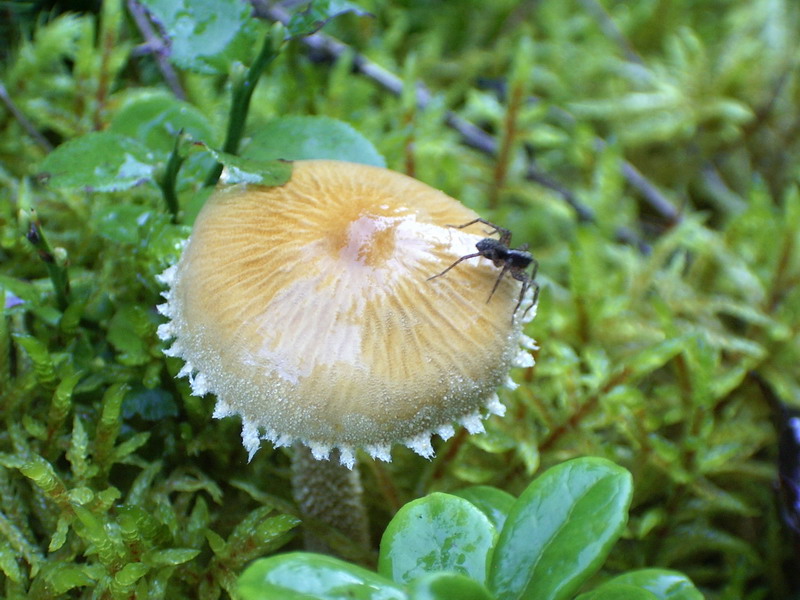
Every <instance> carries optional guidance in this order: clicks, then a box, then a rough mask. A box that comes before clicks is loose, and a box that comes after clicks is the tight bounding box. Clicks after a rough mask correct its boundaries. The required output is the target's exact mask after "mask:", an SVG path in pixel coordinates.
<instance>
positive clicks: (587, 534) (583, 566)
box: [489, 458, 633, 600]
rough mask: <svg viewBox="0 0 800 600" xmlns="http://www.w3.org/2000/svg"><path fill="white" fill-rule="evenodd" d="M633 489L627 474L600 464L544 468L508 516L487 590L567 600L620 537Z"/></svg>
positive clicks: (530, 599) (508, 596)
mask: <svg viewBox="0 0 800 600" xmlns="http://www.w3.org/2000/svg"><path fill="white" fill-rule="evenodd" d="M632 489H633V486H632V481H631V475H630V473H628V472H627V471H626V470H625V469H623V468H622V467H619V466H617V465H615V464H613V463H612V462H610V461H608V460H605V459H601V458H580V459H575V460H571V461H568V462H566V463H563V464H561V465H558V466H556V467H553V468H551V469H548V470H547V471H546V472H545V473H544V474H542V475H541V476H539V477H538V478H537V479H536V480H535V481H534V482H533V483H531V484H530V485H529V486H528V488H527V489H526V490H525V491H524V492H523V493H522V495H521V496H520V497H519V499H518V500H517V502H516V503H515V504H514V506H513V507H512V509H511V511H510V513H509V515H508V519H507V520H506V524H505V527H504V528H503V531H502V532H501V533H500V538H499V539H498V541H497V546H496V547H495V551H494V558H493V561H492V567H491V572H490V574H489V588H490V589H491V590H492V591H493V592H494V593H495V594H496V595H497V597H498V598H500V599H501V600H516V599H525V600H558V599H562V598H568V597H571V595H572V594H574V593H575V592H576V591H577V589H578V588H579V587H580V586H581V584H582V583H583V582H584V581H585V580H586V579H587V578H588V577H589V576H590V575H591V574H592V573H594V572H595V571H596V570H597V569H598V568H599V567H600V565H601V564H602V562H603V560H605V558H606V556H607V555H608V553H609V551H610V550H611V547H612V546H613V545H614V543H615V542H616V540H617V538H618V537H619V535H620V534H621V533H622V530H623V528H624V526H625V523H626V521H627V518H628V506H629V505H630V501H631V495H632Z"/></svg>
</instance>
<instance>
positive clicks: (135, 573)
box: [114, 562, 150, 589]
mask: <svg viewBox="0 0 800 600" xmlns="http://www.w3.org/2000/svg"><path fill="white" fill-rule="evenodd" d="M149 570H150V567H149V566H148V565H146V564H144V563H140V562H134V563H128V564H126V565H125V566H123V567H122V569H120V570H119V572H118V573H117V574H116V575H114V582H115V583H116V584H117V585H119V586H121V587H123V588H125V589H128V588H130V586H132V585H133V584H134V583H136V582H137V581H139V579H141V578H142V577H144V576H145V575H146V574H147V572H148V571H149Z"/></svg>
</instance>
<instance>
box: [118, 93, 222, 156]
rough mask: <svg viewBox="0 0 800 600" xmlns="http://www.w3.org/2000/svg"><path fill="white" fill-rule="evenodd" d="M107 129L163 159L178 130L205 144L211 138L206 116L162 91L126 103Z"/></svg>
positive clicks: (173, 144) (169, 149) (143, 95)
mask: <svg viewBox="0 0 800 600" xmlns="http://www.w3.org/2000/svg"><path fill="white" fill-rule="evenodd" d="M108 130H109V131H111V132H113V133H118V134H120V135H124V136H126V137H129V138H133V139H135V140H137V141H139V142H142V143H143V144H144V145H145V146H147V148H148V149H149V150H152V151H154V152H158V153H159V154H161V157H162V159H163V158H165V157H166V155H168V154H169V153H170V152H171V151H172V149H173V147H174V146H175V137H176V136H177V135H178V133H179V132H180V131H184V132H186V133H188V134H189V135H191V136H192V138H193V139H195V140H200V141H204V142H210V141H211V136H212V130H211V127H210V125H209V121H208V117H207V116H206V115H204V114H203V113H201V112H200V111H199V110H198V109H197V108H195V107H194V106H192V105H191V104H189V103H188V102H183V101H182V100H178V99H176V98H174V97H172V96H170V95H168V94H166V93H164V92H156V93H146V94H142V95H141V96H139V97H137V98H134V99H132V100H130V101H129V102H127V103H126V104H125V105H124V106H123V107H122V108H121V109H120V110H119V112H117V114H116V115H115V116H114V119H113V120H112V121H111V125H110V127H109V128H108Z"/></svg>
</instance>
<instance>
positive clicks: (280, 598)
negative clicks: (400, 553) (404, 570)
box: [238, 552, 408, 600]
mask: <svg viewBox="0 0 800 600" xmlns="http://www.w3.org/2000/svg"><path fill="white" fill-rule="evenodd" d="M238 586H239V595H240V596H241V598H242V600H311V599H312V598H313V599H314V600H351V599H357V600H408V596H407V595H406V593H405V592H404V591H403V590H402V588H400V587H399V586H397V585H396V584H394V583H392V582H391V581H389V580H388V579H385V578H383V577H381V576H380V575H378V574H376V573H373V572H372V571H367V570H366V569H363V568H362V567H357V566H355V565H351V564H350V563H346V562H344V561H342V560H339V559H338V558H333V557H331V556H324V555H321V554H310V553H304V552H295V553H290V554H281V555H278V556H271V557H269V558H263V559H261V560H257V561H255V562H254V563H253V564H252V565H250V566H249V567H248V568H247V569H246V570H245V571H244V573H242V575H241V576H240V577H239V581H238Z"/></svg>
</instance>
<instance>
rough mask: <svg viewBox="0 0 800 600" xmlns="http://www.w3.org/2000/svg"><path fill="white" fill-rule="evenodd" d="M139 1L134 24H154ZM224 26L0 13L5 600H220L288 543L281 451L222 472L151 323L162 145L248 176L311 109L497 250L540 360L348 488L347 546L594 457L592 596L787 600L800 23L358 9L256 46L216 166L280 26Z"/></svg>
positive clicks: (728, 7)
mask: <svg viewBox="0 0 800 600" xmlns="http://www.w3.org/2000/svg"><path fill="white" fill-rule="evenodd" d="M146 4H147V5H148V6H150V8H151V10H152V11H153V15H156V17H157V19H156V21H157V20H158V18H160V19H162V20H166V19H167V18H168V14H167V13H168V11H169V10H170V6H173V3H169V2H166V1H164V2H161V1H156V0H153V1H152V2H147V3H146ZM236 4H237V6H238V7H239V8H238V9H237V11H233V12H231V13H226V14H229V15H232V16H230V18H231V19H234V24H235V25H237V27H236V30H237V35H236V36H230V37H226V36H225V35H222V33H224V24H222V25H219V26H220V27H222V28H223V32H222V33H221V32H220V31H216V30H215V31H212V32H211V33H212V34H213V35H212V38H213V40H214V42H215V44H216V45H214V44H211V42H209V41H208V40H207V39H205V38H203V41H202V46H203V47H204V48H205V53H201V52H195V51H193V49H192V48H191V47H189V48H188V50H187V48H185V47H183V46H181V43H183V42H184V41H185V40H183V38H181V37H180V35H181V33H180V32H178V31H161V30H160V29H159V28H158V27H156V26H154V25H153V21H149V22H150V24H151V30H150V31H149V32H148V31H147V29H146V28H142V25H141V23H140V22H139V21H138V20H137V19H138V18H139V17H141V16H142V15H144V16H145V20H146V17H147V15H146V11H145V10H144V7H143V6H142V5H141V4H139V3H138V2H135V1H134V0H131V1H130V2H128V3H127V4H126V5H123V4H122V3H120V2H118V1H116V0H110V1H108V2H103V3H102V4H95V3H83V4H78V3H75V4H71V3H68V2H64V3H56V4H55V5H47V6H45V5H43V4H40V3H35V2H31V3H22V2H20V3H4V4H2V5H0V13H2V15H3V18H2V19H0V21H2V22H3V25H2V30H0V60H1V61H2V62H0V81H2V88H0V96H2V97H0V100H2V106H1V107H0V182H1V183H2V185H0V260H1V261H2V272H1V273H0V293H1V294H0V295H2V297H3V300H4V309H3V316H2V318H1V319H0V393H1V394H2V417H3V422H4V428H3V430H2V432H0V531H2V536H0V571H1V572H2V574H0V583H2V586H3V589H4V594H5V596H6V597H8V598H25V597H31V598H53V597H59V596H63V595H68V596H70V597H76V598H79V597H92V594H94V595H95V596H96V597H131V595H132V594H139V595H140V596H141V597H159V596H162V597H168V598H181V597H185V598H195V597H200V598H216V597H220V595H223V596H224V595H225V594H228V593H230V592H231V590H232V589H233V582H234V581H235V579H236V577H237V575H238V574H239V573H240V572H241V570H242V568H243V567H244V566H245V565H246V564H248V562H249V561H251V560H252V559H253V558H255V557H258V556H263V555H266V554H269V553H271V552H274V551H275V550H277V549H278V548H280V547H282V546H284V545H285V544H287V543H288V544H290V545H289V547H290V548H293V547H298V542H297V541H293V539H292V535H293V533H292V531H293V529H294V528H295V526H296V525H297V519H296V518H295V517H294V516H292V514H293V508H292V505H291V503H290V502H289V501H288V498H289V491H288V487H289V486H288V473H287V468H288V461H287V459H286V457H285V456H284V454H283V453H281V452H271V451H270V450H269V449H268V448H263V449H262V450H261V451H260V452H259V453H258V454H257V455H256V457H255V459H254V460H253V462H251V463H249V464H248V463H247V461H246V454H245V452H244V450H243V449H242V447H241V445H240V443H239V424H238V423H237V422H235V420H234V419H225V420H222V421H214V420H212V419H211V416H210V415H211V410H212V406H213V399H211V398H195V397H192V396H190V395H189V393H188V388H187V386H186V385H185V383H184V382H183V381H182V380H175V379H174V378H173V376H174V375H175V373H176V372H177V370H178V368H179V365H178V364H177V363H176V362H175V361H173V360H172V359H166V358H165V357H164V356H163V355H162V354H161V343H160V342H159V341H158V340H157V338H156V335H155V330H156V327H157V325H158V323H159V322H160V317H159V316H158V315H157V313H156V311H155V305H156V304H157V303H158V302H159V291H160V287H159V284H158V282H157V280H156V275H157V274H158V273H159V272H161V271H162V270H163V269H164V268H165V267H166V266H167V265H168V264H170V263H171V262H172V261H174V260H175V259H176V257H177V254H178V252H179V245H180V241H181V240H182V239H184V238H185V237H186V236H187V235H188V231H189V228H190V224H191V221H192V218H193V215H194V214H195V213H196V211H197V210H198V208H199V206H201V205H202V201H203V199H204V198H205V197H206V194H207V189H206V190H204V189H203V187H202V184H203V180H204V179H205V178H206V175H207V173H208V171H209V169H210V168H212V167H213V165H214V163H215V158H216V159H220V156H221V155H219V154H216V155H214V156H211V155H209V153H208V152H206V151H204V150H202V149H199V150H198V149H196V148H194V147H192V148H189V149H187V148H184V149H183V150H180V151H178V150H176V148H177V146H176V135H177V133H178V132H179V131H180V130H181V129H182V130H183V131H184V133H185V134H187V135H191V136H192V138H193V139H195V140H202V141H203V142H205V143H206V144H208V146H210V147H212V148H219V149H223V150H225V151H226V152H233V153H235V152H237V151H240V152H241V153H242V154H243V155H244V156H251V157H262V158H272V157H273V154H270V152H273V151H274V148H270V147H269V139H274V138H272V136H266V135H265V134H263V133H260V132H263V131H265V130H268V128H270V127H272V128H273V129H275V128H277V129H278V130H280V127H281V126H280V125H276V124H274V123H272V124H270V123H271V121H273V120H274V119H275V118H277V117H286V116H298V117H299V116H307V115H317V116H325V117H330V118H334V119H338V120H340V121H343V122H345V123H349V124H350V125H351V126H352V127H353V128H354V129H355V130H356V131H357V132H360V134H362V135H363V136H364V137H365V138H366V139H367V140H369V141H370V142H371V143H372V144H373V145H374V147H375V148H377V152H374V149H372V148H371V146H366V147H365V148H366V149H365V150H364V152H365V158H364V159H363V160H364V162H370V161H372V162H378V163H379V162H380V161H382V160H385V163H386V165H387V166H388V167H390V168H393V169H396V170H399V171H404V172H407V173H410V174H412V175H414V176H415V177H417V178H419V179H421V180H423V181H425V182H427V183H429V184H430V185H432V186H434V187H437V188H440V189H443V190H444V191H446V192H447V193H448V194H450V195H452V196H454V197H456V198H459V199H461V200H462V201H463V202H464V203H465V204H467V205H469V206H470V207H472V208H475V209H476V210H478V211H479V212H480V213H481V214H483V215H484V216H485V217H487V218H489V219H490V220H492V221H494V222H497V223H501V224H505V225H508V226H510V227H512V228H513V231H514V236H515V242H517V241H518V242H521V241H523V240H525V241H529V242H530V243H531V246H532V249H533V251H534V253H535V255H536V257H537V258H538V260H539V262H540V265H541V266H540V271H539V273H540V282H541V284H542V288H543V291H542V295H541V305H540V308H539V316H538V317H537V318H536V320H535V321H533V323H532V324H531V325H530V326H529V333H530V334H531V335H533V336H534V337H535V338H536V339H537V340H538V341H539V343H540V346H541V350H540V351H538V352H537V356H536V358H537V365H536V366H535V367H534V368H532V369H529V370H526V371H524V372H520V373H518V374H517V379H518V380H520V381H522V385H521V386H520V387H519V388H518V389H517V390H515V391H514V392H509V393H505V394H504V396H503V400H504V401H505V402H506V404H507V405H508V406H509V411H508V415H507V416H506V418H504V419H492V420H490V422H489V425H488V433H487V434H486V435H483V436H473V437H468V436H465V435H464V434H463V433H462V434H459V435H457V436H456V437H455V438H454V439H452V440H450V441H448V442H447V443H443V444H440V445H439V447H438V448H437V456H436V458H435V459H434V460H432V461H430V462H427V461H425V460H423V459H420V458H419V457H417V456H413V455H411V454H410V452H407V451H405V450H404V449H396V450H395V453H394V456H395V458H394V462H392V463H391V464H382V463H380V464H376V463H372V462H370V461H368V460H365V461H364V462H363V467H362V468H363V474H364V476H365V481H366V486H367V489H368V493H367V498H369V499H370V500H371V502H372V505H371V506H370V510H371V513H372V514H371V516H372V518H373V523H374V530H375V536H376V539H377V538H379V536H380V533H381V531H382V528H383V527H384V526H385V524H386V523H387V522H388V520H389V518H390V517H391V515H392V514H393V513H394V512H395V511H396V510H397V509H399V507H400V506H401V505H403V504H404V503H406V502H407V501H409V500H411V499H413V498H416V497H418V496H421V495H423V494H425V493H428V492H431V491H452V490H456V489H458V488H461V487H464V486H466V485H470V484H486V485H493V486H497V487H499V488H502V489H504V490H507V491H509V492H511V493H513V494H514V495H517V494H519V492H520V491H522V490H523V489H524V488H525V487H526V486H527V484H528V483H529V482H530V480H531V478H532V477H533V475H534V474H535V473H536V472H537V471H538V470H539V469H540V468H541V467H543V466H549V465H552V464H555V463H558V462H560V461H563V460H565V459H567V458H571V457H574V456H581V455H594V456H602V457H606V458H610V459H611V460H613V461H615V462H617V463H618V464H621V465H624V466H625V467H626V468H628V469H629V470H630V471H631V472H632V473H633V476H634V489H635V495H634V499H633V505H632V508H631V518H630V521H629V523H628V528H627V531H626V535H625V539H624V540H622V541H621V542H620V543H619V544H618V545H617V547H616V551H615V552H614V554H612V557H611V560H610V562H609V563H608V564H607V565H606V570H607V571H608V573H613V572H615V571H623V570H627V569H630V568H634V567H642V566H663V567H669V568H674V569H679V570H681V571H684V572H685V573H687V574H688V575H690V576H691V577H692V579H693V580H694V582H695V583H696V584H698V586H700V587H701V588H702V589H703V591H704V592H705V593H706V595H707V597H709V598H787V597H791V595H792V594H793V593H796V590H797V584H798V582H797V575H796V573H797V552H796V548H797V547H796V539H793V538H792V534H791V532H790V531H789V530H788V529H787V527H786V526H785V525H784V524H783V522H782V520H781V515H780V509H779V504H778V501H777V500H776V490H775V483H776V481H777V477H778V474H777V452H778V451H777V439H778V438H777V434H776V427H775V425H776V424H777V425H778V429H779V430H780V428H781V423H782V419H783V418H784V417H785V413H783V412H782V409H781V407H780V403H781V402H782V403H784V404H786V405H787V406H789V407H791V406H794V407H800V384H799V382H798V369H797V365H798V362H799V359H800V356H799V354H800V343H799V342H798V326H799V325H800V298H799V297H798V281H800V258H799V257H798V256H799V255H798V252H797V243H798V241H799V240H798V229H799V228H800V195H799V194H798V188H797V183H798V171H797V165H798V164H800V160H798V158H800V157H798V154H800V148H798V140H799V139H800V137H799V136H798V132H800V116H798V112H797V110H796V107H797V106H798V105H800V86H799V83H800V82H798V57H799V56H800V51H799V50H800V48H798V39H797V38H798V35H800V33H799V32H800V15H798V11H800V7H798V6H797V5H796V4H795V3H793V2H791V1H790V0H755V1H752V0H699V1H697V0H645V1H641V2H621V1H613V0H565V1H560V2H544V1H538V2H537V1H528V2H521V1H516V0H498V1H495V2H491V3H488V2H479V1H476V0H468V1H463V2H437V3H431V2H427V1H425V0H403V1H401V0H393V1H391V2H389V1H382V0H372V1H364V2H361V3H359V4H360V7H361V8H363V9H365V10H366V11H368V12H369V13H371V15H372V16H365V15H363V14H361V11H351V12H349V13H347V14H344V15H342V16H340V17H338V18H337V19H335V20H333V21H332V22H331V23H329V24H328V25H327V26H326V27H325V29H324V32H325V34H327V35H329V36H333V37H334V38H335V39H336V40H339V44H338V45H337V44H336V43H335V40H334V41H331V38H323V41H324V42H325V43H314V42H312V40H313V39H320V38H318V37H317V38H311V39H308V40H306V39H300V38H298V39H294V40H291V41H289V42H287V43H286V44H285V45H284V47H283V49H282V51H281V52H280V53H279V54H278V55H277V58H275V60H274V61H273V62H272V63H271V64H270V65H269V67H268V68H267V70H266V71H265V74H264V76H263V77H261V79H260V80H259V81H258V85H257V86H256V87H255V89H254V93H253V98H252V104H251V107H250V114H249V116H248V118H247V121H246V123H244V122H243V123H241V124H242V125H244V126H245V128H244V131H243V132H242V133H243V141H242V144H241V145H240V146H239V148H236V149H231V148H229V147H227V145H228V144H227V141H229V138H230V131H229V125H230V119H229V114H230V104H231V98H232V92H235V90H236V89H237V88H236V86H237V83H238V82H241V81H242V80H243V78H244V77H246V72H247V67H248V66H250V65H252V64H253V63H254V62H255V61H257V60H258V59H259V56H261V54H260V53H261V52H263V49H262V46H261V45H262V40H263V39H264V38H265V35H267V32H268V31H269V30H270V27H271V20H274V19H275V18H276V14H275V12H274V7H270V6H267V5H266V4H262V3H260V2H257V3H255V5H254V8H253V7H251V6H248V5H246V4H244V3H236ZM196 6H198V7H204V8H203V10H211V11H212V12H213V10H214V3H203V2H197V3H196ZM209 7H211V8H209ZM197 10H201V9H200V8H198V9H197ZM254 13H255V16H253V14H254ZM235 19H240V20H241V21H235ZM239 25H241V26H239ZM162 36H167V39H173V42H174V43H173V44H172V46H171V47H163V46H162V47H159V46H158V44H157V43H158V41H159V40H162V39H163V37H162ZM190 37H191V36H190ZM170 52H172V54H171V61H170V60H169V59H168V58H167V57H169V56H170ZM417 84H423V85H424V88H420V87H418V86H417ZM233 97H234V98H235V97H236V96H235V93H233ZM333 123H336V122H333ZM341 126H342V124H340V123H337V124H334V125H331V127H336V128H338V127H341ZM471 126H474V128H471ZM337 131H338V132H339V133H341V131H340V130H338V129H337ZM321 132H322V134H325V133H326V132H327V130H325V129H322V130H321ZM276 135H285V133H280V132H279V133H278V134H276ZM324 137H325V135H320V139H322V138H324ZM259 140H261V141H259ZM81 144H83V145H85V146H78V145H81ZM67 145H73V146H72V148H73V152H78V151H76V150H74V149H75V148H78V150H79V153H84V152H85V153H87V154H86V156H87V161H88V163H89V164H91V160H93V159H92V158H91V157H92V156H97V155H100V154H103V153H106V154H108V155H109V156H115V155H116V156H122V155H124V156H125V157H127V158H126V160H125V161H123V162H121V163H119V164H116V163H109V164H107V165H105V166H106V167H107V169H108V170H107V171H102V172H97V171H96V170H94V169H93V170H91V173H88V174H87V173H84V174H83V175H80V173H81V171H80V169H81V164H82V162H81V161H76V160H74V156H75V154H73V160H71V161H69V164H66V165H65V166H64V165H62V166H63V169H60V170H59V169H56V168H55V167H54V164H55V166H59V165H58V162H57V158H58V154H52V155H50V152H51V150H52V149H53V148H55V147H59V149H62V151H63V148H67V147H69V146H67ZM312 151H313V150H312ZM319 151H320V152H322V151H325V148H323V149H321V150H319ZM327 151H330V149H328V150H327ZM334 151H335V150H334ZM92 153H95V154H94V155H93V154H92ZM48 155H50V156H51V158H50V159H48V160H50V161H51V162H50V163H49V164H48V169H47V170H48V171H49V172H50V174H51V180H50V182H49V184H48V183H46V182H45V181H43V179H42V178H41V177H40V176H39V174H40V173H41V172H42V171H43V170H45V169H43V167H42V165H43V164H44V163H43V161H44V160H45V157H47V156H48ZM171 157H176V158H174V160H179V161H183V164H182V168H181V169H180V171H179V172H178V173H177V179H176V181H175V184H174V186H173V187H174V191H175V201H176V202H177V205H176V206H177V212H176V214H175V215H173V214H171V213H170V210H169V209H168V207H167V206H166V205H165V202H164V197H165V195H166V194H165V193H164V192H163V189H162V188H163V187H164V186H163V183H164V182H165V180H168V179H167V177H168V174H169V173H172V172H173V171H171V170H170V160H171ZM128 158H129V159H130V160H128ZM173 166H174V165H173ZM76 173H77V175H76ZM173 174H174V173H173ZM86 176H96V177H98V179H97V180H96V182H94V184H92V185H89V184H86V182H85V181H86V180H85V179H81V177H86ZM59 177H60V178H62V179H61V180H60V181H59V179H58V178H59ZM71 177H77V180H73V179H70V178H71ZM63 178H66V181H65V180H64V179H63ZM81 182H83V183H81ZM109 182H116V183H114V184H111V183H109ZM87 185H89V187H90V188H91V189H86V186H87ZM75 186H78V187H75ZM167 187H168V188H169V186H167ZM268 507H272V508H268ZM603 576H605V575H604V574H601V575H600V577H603Z"/></svg>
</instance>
